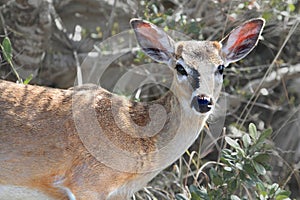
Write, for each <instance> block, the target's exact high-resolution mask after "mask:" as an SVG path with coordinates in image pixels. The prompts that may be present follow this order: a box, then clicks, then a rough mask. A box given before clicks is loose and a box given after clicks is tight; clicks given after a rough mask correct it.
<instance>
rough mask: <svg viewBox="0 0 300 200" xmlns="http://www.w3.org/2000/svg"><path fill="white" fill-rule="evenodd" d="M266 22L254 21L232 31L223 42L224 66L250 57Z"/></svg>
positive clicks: (260, 19) (262, 20) (261, 20)
mask: <svg viewBox="0 0 300 200" xmlns="http://www.w3.org/2000/svg"><path fill="white" fill-rule="evenodd" d="M264 25H265V20H264V19H263V18H257V19H252V20H249V21H247V22H245V23H244V24H242V25H240V26H239V27H237V28H235V29H234V30H232V31H231V32H230V33H229V34H228V35H227V36H226V37H225V38H223V39H222V40H221V42H220V43H221V44H222V50H221V51H222V56H223V58H224V61H225V63H224V65H225V66H227V65H228V64H229V63H232V62H236V61H238V60H240V59H242V58H244V57H245V56H246V55H248V54H249V53H250V52H251V51H252V50H253V48H254V47H255V46H256V44H257V42H258V40H259V37H260V35H261V33H262V30H263V27H264Z"/></svg>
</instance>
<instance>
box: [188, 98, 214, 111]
mask: <svg viewBox="0 0 300 200" xmlns="http://www.w3.org/2000/svg"><path fill="white" fill-rule="evenodd" d="M191 107H192V108H194V109H195V110H196V111H197V112H199V113H207V112H209V111H210V110H211V109H212V107H213V100H212V98H209V97H207V96H205V95H197V96H195V97H193V99H192V102H191Z"/></svg>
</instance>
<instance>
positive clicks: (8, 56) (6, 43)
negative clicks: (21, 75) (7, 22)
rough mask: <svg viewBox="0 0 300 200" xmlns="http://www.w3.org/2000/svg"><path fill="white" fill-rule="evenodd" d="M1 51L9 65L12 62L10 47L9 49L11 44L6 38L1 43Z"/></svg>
mask: <svg viewBox="0 0 300 200" xmlns="http://www.w3.org/2000/svg"><path fill="white" fill-rule="evenodd" d="M1 47H2V51H3V55H4V58H5V59H6V61H7V62H9V63H11V61H12V47H11V42H10V40H9V38H8V37H5V38H4V39H3V41H2V46H1Z"/></svg>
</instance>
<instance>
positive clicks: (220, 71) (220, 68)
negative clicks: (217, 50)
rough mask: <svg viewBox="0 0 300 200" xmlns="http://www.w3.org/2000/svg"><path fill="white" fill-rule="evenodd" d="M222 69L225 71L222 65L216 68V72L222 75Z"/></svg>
mask: <svg viewBox="0 0 300 200" xmlns="http://www.w3.org/2000/svg"><path fill="white" fill-rule="evenodd" d="M224 69H225V66H224V65H219V66H218V72H219V74H221V75H222V74H223V72H224Z"/></svg>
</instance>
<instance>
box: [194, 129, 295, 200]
mask: <svg viewBox="0 0 300 200" xmlns="http://www.w3.org/2000/svg"><path fill="white" fill-rule="evenodd" d="M271 133H272V130H271V129H267V130H265V131H263V132H259V131H257V130H256V127H255V125H254V124H252V123H251V124H250V125H249V133H246V134H244V135H243V136H242V137H241V138H238V139H232V138H230V137H228V136H226V137H225V141H226V143H227V144H228V148H224V149H223V150H222V153H221V158H220V163H218V165H216V166H215V167H212V168H210V169H209V174H208V177H209V182H208V183H207V184H206V185H207V186H201V187H199V188H198V187H196V186H194V185H191V186H190V187H189V189H190V192H191V196H192V198H191V199H192V200H200V199H231V200H238V199H251V198H256V199H276V200H280V199H289V195H290V192H288V191H286V190H284V189H282V188H281V187H280V186H279V185H278V184H277V183H269V181H268V180H269V178H268V175H267V171H269V170H270V169H271V167H270V166H269V157H270V154H271V153H272V145H270V144H269V143H268V140H267V138H269V137H270V135H271ZM252 194H254V196H252Z"/></svg>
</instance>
